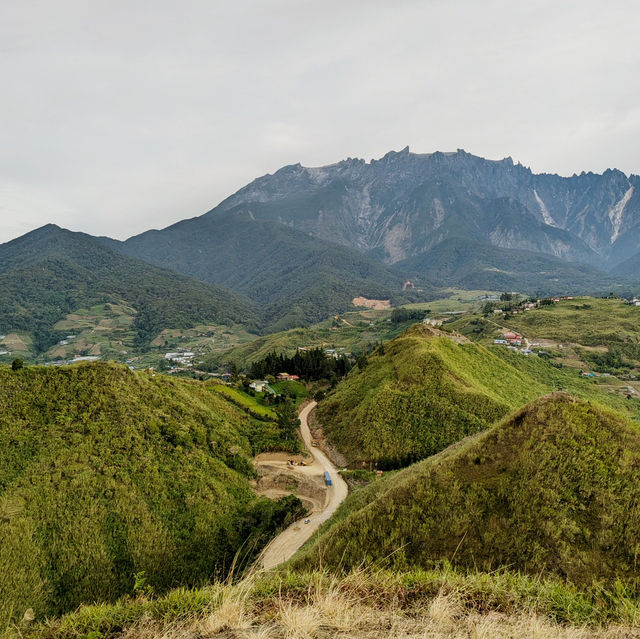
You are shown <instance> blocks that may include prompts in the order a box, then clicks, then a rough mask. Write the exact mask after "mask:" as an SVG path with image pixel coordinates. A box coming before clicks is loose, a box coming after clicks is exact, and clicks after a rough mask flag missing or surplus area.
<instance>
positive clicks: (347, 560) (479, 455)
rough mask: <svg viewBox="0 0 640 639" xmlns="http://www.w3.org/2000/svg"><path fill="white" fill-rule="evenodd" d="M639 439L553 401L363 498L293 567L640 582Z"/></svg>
mask: <svg viewBox="0 0 640 639" xmlns="http://www.w3.org/2000/svg"><path fill="white" fill-rule="evenodd" d="M639 471H640V430H639V429H638V427H637V426H636V425H632V424H631V423H630V422H628V421H627V420H626V419H624V418H623V417H622V416H621V415H619V414H616V413H614V412H610V411H607V410H603V409H601V408H599V407H597V406H595V405H593V404H590V403H587V402H584V401H579V400H576V399H574V398H572V397H570V396H569V395H567V394H565V393H555V394H553V395H549V396H546V397H543V398H540V399H538V400H535V401H534V402H532V403H531V404H528V405H527V406H525V407H524V408H522V409H520V410H518V411H517V412H516V413H514V414H512V415H511V416H509V417H508V418H507V419H505V420H504V421H502V422H501V423H499V424H498V425H497V426H495V427H494V428H492V429H491V430H490V431H488V432H486V433H482V434H479V435H477V436H475V437H473V438H471V439H470V440H468V441H466V442H463V443H461V444H459V445H456V446H452V447H451V448H449V449H447V450H446V451H444V452H443V453H441V454H439V455H436V456H435V457H432V458H430V459H427V460H425V461H422V462H419V463H418V464H415V465H414V466H411V467H409V468H407V469H405V470H403V471H401V472H399V473H398V474H396V475H392V476H390V477H389V478H387V479H382V480H379V481H377V482H374V483H373V484H371V485H369V486H368V487H366V488H364V489H362V490H360V491H356V492H355V493H354V494H352V495H351V496H350V497H349V498H348V499H347V500H346V501H345V503H344V504H343V505H342V507H341V509H340V510H339V511H338V512H337V513H336V518H335V519H334V520H333V521H331V522H328V524H327V525H326V527H325V531H324V533H322V531H321V536H320V538H319V539H318V541H317V542H316V543H315V544H313V545H312V547H311V548H310V549H309V550H307V551H306V553H303V554H302V556H299V558H298V559H297V560H296V559H295V558H294V566H296V565H298V566H300V565H309V564H311V565H317V564H320V563H321V564H322V566H323V567H324V568H327V567H333V568H341V569H346V570H348V569H349V568H350V567H352V566H359V565H361V564H362V563H365V564H367V563H369V562H374V561H375V562H377V565H378V566H381V565H391V566H395V567H396V568H399V569H402V568H406V567H429V566H435V565H437V564H438V563H439V562H443V561H445V560H446V561H449V562H451V563H453V564H454V565H455V566H457V567H460V568H463V569H471V570H477V569H479V570H483V571H494V570H496V569H500V568H504V567H508V568H509V569H510V570H517V571H523V572H525V573H529V574H532V575H542V574H544V575H556V576H558V577H560V578H562V579H567V580H569V581H571V582H572V583H574V584H581V585H591V584H592V583H593V582H594V581H600V582H605V583H607V584H614V583H615V582H616V580H621V581H623V582H624V581H626V582H628V583H633V582H634V580H637V570H636V563H637V556H638V548H640V532H639V531H640V509H639V508H638V503H639V499H640V493H639V491H640V488H639V485H638V481H637V474H638V472H639Z"/></svg>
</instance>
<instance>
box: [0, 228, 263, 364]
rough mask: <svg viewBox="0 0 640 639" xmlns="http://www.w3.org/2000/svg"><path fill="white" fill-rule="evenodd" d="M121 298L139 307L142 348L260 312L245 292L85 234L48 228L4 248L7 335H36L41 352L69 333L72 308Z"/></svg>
mask: <svg viewBox="0 0 640 639" xmlns="http://www.w3.org/2000/svg"><path fill="white" fill-rule="evenodd" d="M122 300H124V301H126V302H127V303H129V304H130V305H131V306H133V307H134V308H135V309H136V310H137V311H138V315H137V316H136V319H135V321H134V329H135V331H136V334H137V339H136V346H137V347H139V348H140V347H145V346H146V345H147V344H148V343H149V341H150V340H151V339H153V338H154V337H155V336H156V335H157V334H158V333H159V332H160V330H162V329H163V328H172V327H173V328H175V327H181V328H183V327H190V326H193V325H194V324H197V323H198V322H203V321H208V322H221V323H229V324H234V323H243V324H244V325H245V326H248V327H250V328H251V327H253V328H254V329H255V328H256V312H255V309H254V307H253V305H252V303H251V302H250V301H249V300H248V299H246V298H244V297H242V296H241V295H237V294H235V293H232V292H231V291H228V290H226V289H224V288H222V287H220V286H215V285H210V284H204V283H202V282H198V281H195V280H193V279H191V278H188V277H185V276H183V275H178V274H176V273H172V272H170V271H166V270H163V269H160V268H157V267H154V266H151V265H150V264H146V263H144V262H142V261H140V260H136V259H134V258H130V257H127V256H124V255H122V254H120V253H118V252H116V251H113V250H112V249H110V248H108V247H107V246H105V245H103V244H102V243H101V242H100V241H99V240H97V239H95V238H92V237H91V236H88V235H84V234H83V233H72V232H70V231H65V230H63V229H60V228H58V227H56V226H53V225H49V226H46V227H43V228H41V229H38V230H36V231H33V232H31V233H28V234H27V235H24V236H22V237H20V238H18V239H17V240H13V241H12V242H8V243H6V244H3V245H0V332H3V333H7V332H9V331H15V330H21V331H26V332H28V333H31V334H32V335H33V337H34V347H35V350H36V351H42V350H46V349H47V348H48V347H49V346H51V344H54V343H55V342H56V341H57V340H59V339H61V337H63V336H64V335H63V334H57V333H56V332H55V331H54V330H53V327H54V325H55V323H56V322H57V321H58V320H60V319H62V318H64V317H65V316H66V315H67V314H68V313H72V312H73V311H75V310H76V309H78V308H80V307H85V308H86V307H90V306H92V305H94V304H99V303H102V302H120V301H122Z"/></svg>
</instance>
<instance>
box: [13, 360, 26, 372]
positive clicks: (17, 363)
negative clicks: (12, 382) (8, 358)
mask: <svg viewBox="0 0 640 639" xmlns="http://www.w3.org/2000/svg"><path fill="white" fill-rule="evenodd" d="M23 366H24V362H23V361H22V360H21V359H20V358H19V357H16V358H15V359H14V360H13V362H11V370H13V371H18V370H20V369H21V368H22V367H23Z"/></svg>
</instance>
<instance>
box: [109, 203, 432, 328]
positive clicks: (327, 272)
mask: <svg viewBox="0 0 640 639" xmlns="http://www.w3.org/2000/svg"><path fill="white" fill-rule="evenodd" d="M264 217H265V216H264V215H263V214H262V212H261V205H260V204H256V205H252V206H250V207H247V206H243V205H241V206H239V207H237V208H235V209H233V210H229V211H226V212H225V214H224V215H219V216H210V215H205V216H202V217H197V218H193V219H190V220H184V221H182V222H179V223H177V224H174V225H173V226H170V227H168V228H166V229H164V230H162V231H148V232H146V233H143V234H142V235H138V236H136V237H132V238H130V239H129V240H127V241H126V242H125V243H124V244H121V245H120V250H122V251H124V252H126V253H127V254H129V255H133V256H135V257H138V258H140V259H143V260H147V261H149V262H152V263H153V264H157V265H158V266H163V267H166V268H170V269H173V270H175V271H178V272H181V273H186V274H188V275H191V276H193V277H196V278H198V279H200V280H203V281H205V282H215V283H218V284H222V285H224V286H227V287H229V288H232V289H233V290H236V291H239V292H241V293H243V294H246V295H247V296H249V297H250V298H251V299H252V300H254V301H255V302H257V303H259V304H261V305H262V306H263V308H264V311H263V313H264V318H265V319H264V323H265V325H266V326H267V327H268V328H269V330H272V331H273V330H282V329H286V328H291V327H294V326H300V325H302V324H308V323H312V322H316V321H319V320H323V319H325V318H326V317H328V316H329V315H330V314H332V313H337V312H343V311H345V310H348V309H349V308H353V303H352V300H353V298H355V297H361V296H364V297H367V298H374V299H390V300H391V301H392V303H394V304H396V303H398V302H403V301H409V300H413V299H424V298H425V295H424V294H420V293H418V292H416V291H415V290H409V291H403V290H402V286H403V283H404V281H405V276H404V274H403V273H401V272H400V271H398V270H395V269H391V268H389V267H387V266H385V265H383V264H380V263H378V262H376V261H374V260H372V259H371V258H369V257H367V256H366V255H363V254H362V253H360V252H358V251H356V250H353V249H349V248H346V247H344V246H340V245H338V244H335V243H332V242H328V241H323V240H319V239H317V238H314V237H312V236H310V235H309V234H307V233H302V232H300V231H297V230H295V229H292V228H290V227H289V226H287V225H284V224H281V223H279V222H277V221H270V220H267V219H264ZM114 246H115V245H114ZM428 290H432V287H428Z"/></svg>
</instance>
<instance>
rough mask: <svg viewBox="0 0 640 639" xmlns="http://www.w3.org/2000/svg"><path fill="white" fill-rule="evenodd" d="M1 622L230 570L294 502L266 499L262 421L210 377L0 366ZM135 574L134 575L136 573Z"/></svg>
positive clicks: (269, 427) (97, 367)
mask: <svg viewBox="0 0 640 639" xmlns="http://www.w3.org/2000/svg"><path fill="white" fill-rule="evenodd" d="M0 389H1V390H2V392H1V393H0V440H1V441H2V442H3V446H2V448H3V454H2V456H0V624H6V623H7V621H8V620H9V619H10V618H12V617H13V618H16V617H17V618H20V617H21V616H22V614H23V613H24V611H25V610H27V609H28V608H32V609H33V611H34V613H35V614H36V616H37V617H42V616H43V615H51V614H57V613H61V612H64V611H67V610H70V609H73V608H75V607H76V606H78V605H79V604H80V603H83V602H93V601H99V600H112V599H114V598H116V597H118V596H121V595H123V594H126V593H131V592H133V587H134V582H135V575H136V574H138V575H139V576H140V575H141V573H144V577H143V578H144V580H145V584H146V586H145V587H150V588H152V589H153V590H154V591H155V592H162V591H164V590H166V589H168V588H170V587H175V586H177V585H180V584H185V585H196V584H200V583H203V582H208V581H209V580H210V579H212V578H213V577H215V576H220V575H224V573H225V571H226V570H227V569H228V568H229V567H230V565H231V563H232V561H233V558H234V555H235V554H236V552H237V551H238V550H239V549H241V548H242V555H243V556H245V557H247V556H251V554H252V552H255V551H256V549H259V547H260V546H261V544H263V543H264V542H265V540H266V539H267V538H268V537H269V535H271V534H272V533H273V532H274V529H275V528H276V527H278V526H279V525H280V524H282V523H283V522H284V521H285V520H286V519H287V516H288V514H289V513H290V512H292V511H293V510H294V509H295V508H296V502H297V500H295V499H294V500H285V501H284V502H281V503H279V504H278V503H275V502H271V501H268V500H264V499H258V498H257V497H256V496H255V495H254V493H253V492H252V490H251V488H250V484H249V479H251V478H252V477H253V476H254V472H255V471H254V470H253V465H252V464H251V457H252V455H253V454H254V453H255V452H257V451H259V450H260V449H261V446H262V445H265V443H266V444H268V441H269V437H276V436H277V433H275V432H270V431H273V430H275V429H277V427H276V426H275V425H274V424H273V423H271V422H270V423H263V422H255V421H254V420H252V419H250V418H249V417H248V416H247V415H246V414H245V413H243V412H242V411H241V410H239V409H237V408H236V407H235V406H233V405H231V404H230V403H229V402H227V401H225V400H224V398H223V397H221V396H220V395H219V394H218V393H215V392H214V391H213V390H212V389H211V388H209V387H208V386H207V385H206V384H197V383H190V382H186V381H180V380H174V379H170V378H168V377H165V376H160V375H157V376H156V375H153V374H145V373H133V372H131V371H129V370H128V369H126V368H123V367H119V366H116V365H107V364H93V365H84V366H74V367H68V368H41V367H29V368H24V369H22V370H18V371H12V370H10V369H9V368H6V367H2V368H0ZM138 581H140V579H138Z"/></svg>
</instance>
